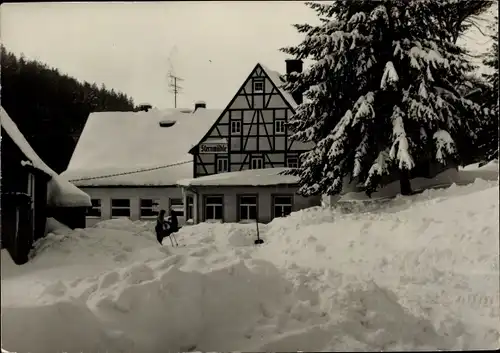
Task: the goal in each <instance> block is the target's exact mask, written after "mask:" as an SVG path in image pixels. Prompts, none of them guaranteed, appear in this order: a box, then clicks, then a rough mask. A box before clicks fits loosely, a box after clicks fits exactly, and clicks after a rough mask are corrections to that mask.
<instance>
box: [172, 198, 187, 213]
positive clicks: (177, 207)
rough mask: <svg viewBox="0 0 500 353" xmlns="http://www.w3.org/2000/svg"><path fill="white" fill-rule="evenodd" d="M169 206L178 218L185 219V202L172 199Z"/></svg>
mask: <svg viewBox="0 0 500 353" xmlns="http://www.w3.org/2000/svg"><path fill="white" fill-rule="evenodd" d="M169 205H170V207H171V208H172V209H173V210H174V212H175V214H176V216H177V217H184V202H183V201H182V199H170V200H169Z"/></svg>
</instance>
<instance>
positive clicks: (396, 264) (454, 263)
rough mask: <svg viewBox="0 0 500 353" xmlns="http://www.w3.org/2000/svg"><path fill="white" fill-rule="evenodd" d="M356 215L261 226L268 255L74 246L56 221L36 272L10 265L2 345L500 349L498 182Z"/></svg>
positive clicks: (194, 246) (327, 214) (126, 231)
mask: <svg viewBox="0 0 500 353" xmlns="http://www.w3.org/2000/svg"><path fill="white" fill-rule="evenodd" d="M472 172H474V173H476V172H477V170H476V171H475V170H472ZM353 205H355V203H353ZM356 205H357V206H353V207H351V208H346V207H343V208H337V209H335V208H334V209H321V208H312V209H308V210H304V211H301V212H296V213H293V214H292V215H291V216H290V217H287V218H284V219H277V220H275V221H273V222H272V223H270V224H268V225H260V231H261V235H262V237H263V238H264V239H265V244H264V245H262V246H260V247H256V246H254V245H253V241H254V239H255V225H240V224H200V225H196V226H190V227H185V228H183V229H181V231H180V232H179V234H178V236H177V239H178V241H179V243H181V244H183V245H185V246H181V247H178V248H171V247H170V246H164V247H160V246H159V244H158V243H157V242H156V239H155V237H154V235H153V233H152V232H151V231H152V230H153V225H152V224H149V223H142V222H134V223H133V222H130V221H124V220H111V221H105V222H101V223H99V224H97V225H96V226H95V227H93V228H87V229H83V230H76V231H71V230H68V229H64V228H63V227H61V226H60V225H57V224H55V223H54V222H51V224H50V225H49V226H50V228H52V230H53V231H52V232H51V234H50V235H49V236H48V237H47V238H46V239H44V240H43V241H42V242H41V243H39V244H38V245H37V248H36V256H35V257H34V258H33V259H32V261H31V262H30V263H28V264H26V265H23V266H20V267H19V266H16V265H14V264H13V263H12V262H11V260H10V258H9V256H8V255H7V254H6V253H4V251H2V258H1V260H2V268H1V270H2V321H3V322H2V346H3V348H4V349H7V350H9V351H12V352H18V353H21V352H29V351H31V352H37V353H44V352H47V353H49V352H50V353H53V352H62V351H65V352H97V351H104V350H106V351H107V352H144V353H148V352H150V353H156V352H166V351H297V350H302V351H332V350H335V351H338V350H350V351H372V350H411V349H414V350H435V349H441V350H445V349H446V350H448V349H454V350H465V349H467V350H468V349H486V348H488V349H493V348H497V347H498V345H499V340H500V334H499V327H500V312H499V306H500V303H499V258H498V249H499V224H498V213H499V208H498V206H499V201H498V181H485V180H476V181H475V182H474V183H472V184H470V185H467V186H456V185H453V186H452V187H450V188H447V189H440V190H430V191H425V192H424V193H422V194H419V195H415V196H412V197H397V198H396V199H394V200H392V201H390V202H384V203H383V204H380V205H378V206H379V207H368V206H367V205H366V204H364V203H359V204H356ZM372 206H373V205H372ZM165 244H168V245H169V241H168V240H165Z"/></svg>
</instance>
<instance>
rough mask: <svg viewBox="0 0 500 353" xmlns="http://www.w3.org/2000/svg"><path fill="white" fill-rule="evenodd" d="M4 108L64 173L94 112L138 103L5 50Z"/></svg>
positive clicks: (48, 160) (125, 108) (126, 108)
mask: <svg viewBox="0 0 500 353" xmlns="http://www.w3.org/2000/svg"><path fill="white" fill-rule="evenodd" d="M0 80H1V85H2V91H1V103H2V106H3V108H4V109H5V110H6V111H7V113H8V114H9V115H10V117H11V118H12V119H13V120H14V122H15V123H16V124H17V126H18V127H19V130H21V132H22V133H23V134H24V136H25V137H26V139H27V140H28V142H29V143H30V144H31V146H32V147H33V149H34V150H35V151H36V152H37V154H38V155H39V156H40V158H42V159H43V160H44V161H45V163H47V164H48V165H49V166H50V167H51V168H52V169H54V170H55V171H56V172H58V173H61V172H63V171H64V170H65V169H66V167H67V165H68V163H69V160H70V158H71V155H72V153H73V150H74V148H75V146H76V143H77V141H78V137H79V136H80V134H81V132H82V129H83V127H84V126H85V122H86V121H87V118H88V116H89V114H90V113H91V112H100V111H130V110H133V109H134V102H133V100H132V98H130V97H128V96H127V95H126V94H124V93H121V92H116V91H115V90H113V89H109V88H107V87H106V86H105V85H101V86H100V87H99V86H98V85H97V84H96V83H89V82H80V81H78V80H77V79H75V78H73V77H70V76H68V75H66V74H63V73H61V72H59V70H58V69H56V68H52V67H49V66H48V65H46V64H44V63H41V62H39V61H36V60H28V59H26V58H24V56H23V55H21V56H20V57H17V56H16V55H15V54H13V53H12V52H10V51H8V50H7V49H6V48H5V47H4V46H2V47H1V76H0Z"/></svg>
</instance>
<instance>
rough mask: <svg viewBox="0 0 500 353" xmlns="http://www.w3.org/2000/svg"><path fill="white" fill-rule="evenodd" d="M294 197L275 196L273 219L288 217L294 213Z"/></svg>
mask: <svg viewBox="0 0 500 353" xmlns="http://www.w3.org/2000/svg"><path fill="white" fill-rule="evenodd" d="M292 203H293V197H292V196H291V195H276V196H273V217H286V216H288V215H289V214H290V213H292Z"/></svg>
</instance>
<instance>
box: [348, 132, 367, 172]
mask: <svg viewBox="0 0 500 353" xmlns="http://www.w3.org/2000/svg"><path fill="white" fill-rule="evenodd" d="M363 130H364V129H361V133H362V134H363V138H362V139H361V143H360V144H359V146H358V147H356V151H355V153H354V168H353V170H352V177H353V178H356V177H358V176H359V174H360V173H361V161H362V159H363V158H364V157H365V156H366V153H367V151H368V148H367V147H368V146H367V142H368V133H367V132H365V131H363Z"/></svg>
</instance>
